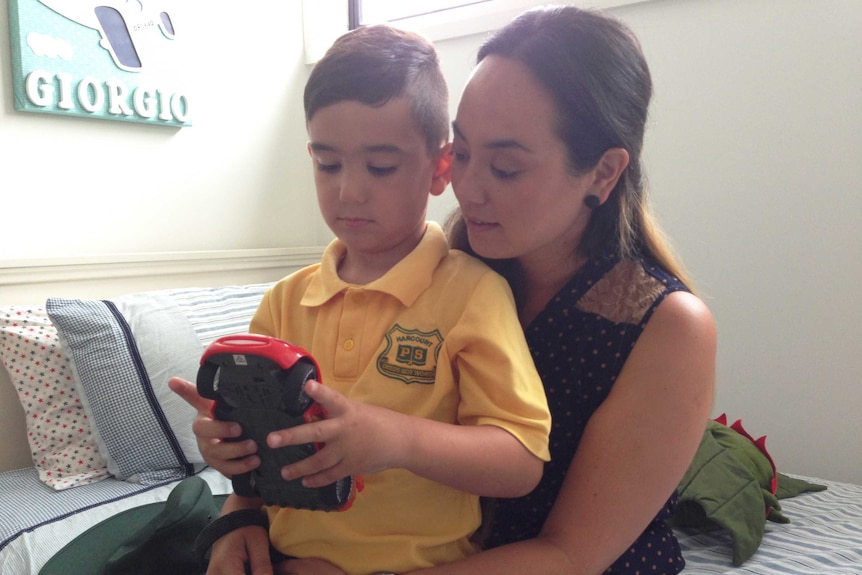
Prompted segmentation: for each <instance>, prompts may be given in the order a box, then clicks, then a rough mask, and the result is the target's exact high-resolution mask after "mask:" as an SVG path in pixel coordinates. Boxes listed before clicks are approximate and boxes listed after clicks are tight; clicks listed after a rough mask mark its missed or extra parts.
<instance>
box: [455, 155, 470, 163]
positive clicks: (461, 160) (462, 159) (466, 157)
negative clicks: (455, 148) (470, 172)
mask: <svg viewBox="0 0 862 575" xmlns="http://www.w3.org/2000/svg"><path fill="white" fill-rule="evenodd" d="M452 157H453V158H454V159H455V161H456V162H458V163H459V164H463V163H464V162H466V161H467V160H469V159H470V155H469V154H467V152H452Z"/></svg>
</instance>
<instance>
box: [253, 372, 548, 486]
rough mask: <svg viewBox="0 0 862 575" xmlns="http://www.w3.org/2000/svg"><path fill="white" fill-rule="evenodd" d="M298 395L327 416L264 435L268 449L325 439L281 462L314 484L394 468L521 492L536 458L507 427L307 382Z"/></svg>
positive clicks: (536, 472)
mask: <svg viewBox="0 0 862 575" xmlns="http://www.w3.org/2000/svg"><path fill="white" fill-rule="evenodd" d="M305 391H306V393H308V395H309V396H311V397H312V398H314V399H315V400H316V401H317V402H319V403H320V404H321V405H322V406H323V407H324V408H325V409H326V412H327V414H328V417H327V419H324V420H321V421H317V422H314V423H309V424H306V425H301V426H297V427H293V428H290V429H285V430H281V431H277V432H274V433H271V434H270V435H269V438H268V443H269V445H270V447H279V446H282V445H289V444H301V443H308V442H320V443H325V444H326V446H325V447H324V448H323V449H321V450H320V451H318V452H317V453H316V454H314V455H312V456H310V457H308V458H306V459H303V460H302V461H299V462H297V463H294V464H292V465H289V466H287V467H285V468H284V471H285V473H284V476H285V478H289V479H292V478H296V477H304V480H303V483H304V484H305V485H307V486H308V487H320V486H323V485H327V484H328V483H332V482H333V481H335V480H337V479H339V478H341V477H345V476H347V475H353V474H362V473H375V472H378V471H382V470H384V469H392V468H402V469H407V470H409V471H411V472H413V473H415V474H417V475H420V476H422V477H425V478H427V479H431V480H433V481H437V482H439V483H443V484H445V485H448V486H450V487H454V488H456V489H460V490H462V491H467V492H469V493H475V494H477V495H483V496H488V497H517V496H520V495H524V494H526V493H529V492H530V491H531V490H532V489H533V488H534V487H535V486H536V485H537V484H538V482H539V479H541V476H542V470H543V467H544V462H542V460H541V459H539V458H538V457H536V456H535V455H533V454H532V453H531V452H530V451H528V450H527V449H526V448H525V447H524V446H523V445H522V444H521V442H520V441H518V440H517V439H516V438H515V437H514V436H513V435H511V434H510V433H509V432H507V431H505V430H503V429H501V428H499V427H495V426H492V425H454V424H449V423H442V422H439V421H433V420H430V419H425V418H421V417H416V416H411V415H406V414H403V413H398V412H396V411H392V410H389V409H385V408H382V407H378V406H374V405H368V404H365V403H361V402H358V401H353V400H350V399H348V398H346V397H344V396H343V395H341V394H340V393H338V392H337V391H335V390H333V389H332V388H330V387H327V386H323V385H320V384H319V383H317V382H315V381H309V382H308V383H306V387H305Z"/></svg>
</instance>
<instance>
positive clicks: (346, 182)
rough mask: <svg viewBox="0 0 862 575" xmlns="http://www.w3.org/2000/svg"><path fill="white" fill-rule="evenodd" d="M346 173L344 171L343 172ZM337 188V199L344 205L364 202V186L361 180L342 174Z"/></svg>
mask: <svg viewBox="0 0 862 575" xmlns="http://www.w3.org/2000/svg"><path fill="white" fill-rule="evenodd" d="M345 172H346V170H345ZM340 184H341V185H340V186H339V194H338V197H339V199H340V200H341V201H342V202H344V203H345V204H361V203H362V202H364V201H365V198H366V194H365V184H364V182H362V180H361V179H359V178H355V177H350V176H349V175H348V174H346V173H345V174H344V175H343V176H342V178H341V182H340Z"/></svg>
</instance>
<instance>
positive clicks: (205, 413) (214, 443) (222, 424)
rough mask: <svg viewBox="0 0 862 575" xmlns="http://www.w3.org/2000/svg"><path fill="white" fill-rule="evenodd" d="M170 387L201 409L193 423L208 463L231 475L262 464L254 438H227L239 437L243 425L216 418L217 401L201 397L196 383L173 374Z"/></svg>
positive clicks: (201, 449)
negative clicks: (215, 405)
mask: <svg viewBox="0 0 862 575" xmlns="http://www.w3.org/2000/svg"><path fill="white" fill-rule="evenodd" d="M168 386H169V387H170V388H171V390H172V391H173V392H174V393H176V394H177V395H179V396H180V397H182V398H183V399H184V400H185V401H186V403H188V404H189V405H191V406H192V407H194V408H195V409H196V410H197V412H198V414H197V417H195V421H194V423H193V424H192V431H193V432H194V434H195V437H196V438H197V442H198V449H199V450H200V452H201V456H202V457H203V459H204V461H206V463H207V465H209V466H210V467H212V468H214V469H217V470H218V471H220V472H221V473H222V474H224V475H225V476H227V477H232V476H234V475H237V474H239V473H245V472H246V471H250V470H252V469H254V468H256V467H257V466H259V465H260V457H258V456H257V455H255V453H257V444H256V443H255V442H254V441H253V440H251V439H246V440H244V441H225V440H226V439H230V438H233V437H239V435H240V433H242V428H241V427H240V425H239V424H238V423H235V422H231V421H218V420H216V419H213V417H212V415H211V411H212V405H213V401H212V400H211V399H206V398H203V397H201V396H200V395H199V394H198V390H197V387H196V386H195V385H194V384H193V383H191V382H189V381H186V380H184V379H181V378H179V377H172V378H171V379H170V380H168Z"/></svg>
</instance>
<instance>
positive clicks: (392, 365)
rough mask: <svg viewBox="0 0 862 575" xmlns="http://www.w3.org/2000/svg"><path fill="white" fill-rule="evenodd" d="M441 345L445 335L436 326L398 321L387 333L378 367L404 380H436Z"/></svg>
mask: <svg viewBox="0 0 862 575" xmlns="http://www.w3.org/2000/svg"><path fill="white" fill-rule="evenodd" d="M442 346H443V336H442V335H440V332H439V331H438V330H436V329H435V330H434V331H431V332H426V331H419V330H418V329H404V328H403V327H401V326H400V325H398V324H395V325H394V326H392V329H390V330H389V332H388V333H387V334H386V349H384V350H383V351H382V352H381V353H380V355H379V356H378V357H377V371H379V372H380V373H382V374H383V375H385V376H386V377H391V378H393V379H400V380H401V381H403V382H404V383H423V384H426V385H428V384H433V383H434V378H435V377H436V375H437V357H438V356H439V355H440V348H441V347H442Z"/></svg>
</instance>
